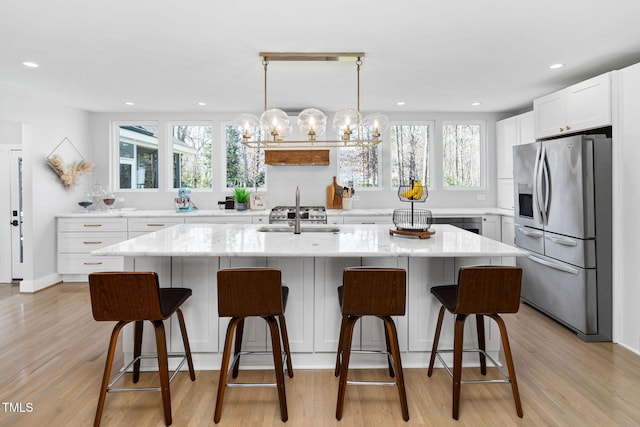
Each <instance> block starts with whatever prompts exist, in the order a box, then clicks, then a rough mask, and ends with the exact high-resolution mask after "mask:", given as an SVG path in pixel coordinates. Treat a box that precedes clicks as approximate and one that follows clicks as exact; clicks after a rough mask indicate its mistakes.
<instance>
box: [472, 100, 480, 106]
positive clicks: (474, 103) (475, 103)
mask: <svg viewBox="0 0 640 427" xmlns="http://www.w3.org/2000/svg"><path fill="white" fill-rule="evenodd" d="M471 105H473V106H474V107H477V106H478V105H482V102H478V101H476V102H472V103H471Z"/></svg>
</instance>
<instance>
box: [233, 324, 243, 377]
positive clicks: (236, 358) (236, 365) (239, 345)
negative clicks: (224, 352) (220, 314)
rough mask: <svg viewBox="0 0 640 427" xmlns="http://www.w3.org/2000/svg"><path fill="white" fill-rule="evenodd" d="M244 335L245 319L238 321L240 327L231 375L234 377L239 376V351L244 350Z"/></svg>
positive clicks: (237, 332)
mask: <svg viewBox="0 0 640 427" xmlns="http://www.w3.org/2000/svg"><path fill="white" fill-rule="evenodd" d="M243 335H244V319H242V320H240V321H239V322H238V327H237V328H236V342H235V345H234V350H233V360H234V362H233V366H232V368H231V369H232V371H231V376H232V377H233V378H238V369H239V367H240V356H238V353H240V352H241V351H242V336H243Z"/></svg>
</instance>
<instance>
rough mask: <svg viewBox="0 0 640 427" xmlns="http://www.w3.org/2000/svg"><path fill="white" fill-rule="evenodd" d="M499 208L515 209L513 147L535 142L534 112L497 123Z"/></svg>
mask: <svg viewBox="0 0 640 427" xmlns="http://www.w3.org/2000/svg"><path fill="white" fill-rule="evenodd" d="M496 135H497V136H496V159H497V161H496V175H497V178H498V183H497V191H498V194H497V196H498V197H497V206H498V207H499V208H504V209H513V194H514V191H513V146H515V145H520V144H528V143H530V142H534V141H535V138H534V136H533V111H529V112H527V113H523V114H519V115H517V116H513V117H509V118H507V119H504V120H500V121H498V122H496Z"/></svg>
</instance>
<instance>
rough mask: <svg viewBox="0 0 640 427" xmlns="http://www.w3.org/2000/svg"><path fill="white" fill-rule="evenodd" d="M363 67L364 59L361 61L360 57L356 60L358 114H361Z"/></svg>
mask: <svg viewBox="0 0 640 427" xmlns="http://www.w3.org/2000/svg"><path fill="white" fill-rule="evenodd" d="M361 65H362V59H360V57H358V59H357V60H356V70H357V74H358V84H357V90H358V104H357V109H358V113H359V112H360V66H361Z"/></svg>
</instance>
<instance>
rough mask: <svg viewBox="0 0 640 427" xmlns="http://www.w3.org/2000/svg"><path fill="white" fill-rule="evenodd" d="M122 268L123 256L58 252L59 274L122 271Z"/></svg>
mask: <svg viewBox="0 0 640 427" xmlns="http://www.w3.org/2000/svg"><path fill="white" fill-rule="evenodd" d="M123 269H124V258H123V257H99V256H91V255H89V254H58V273H59V274H89V273H93V272H96V271H122V270H123Z"/></svg>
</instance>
